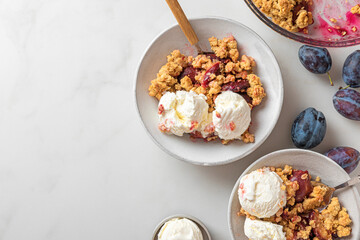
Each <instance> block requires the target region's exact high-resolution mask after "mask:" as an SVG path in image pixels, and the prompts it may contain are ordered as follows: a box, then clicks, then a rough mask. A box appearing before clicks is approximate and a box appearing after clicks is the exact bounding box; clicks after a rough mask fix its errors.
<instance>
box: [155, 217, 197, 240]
mask: <svg viewBox="0 0 360 240" xmlns="http://www.w3.org/2000/svg"><path fill="white" fill-rule="evenodd" d="M158 240H203V235H202V233H201V231H200V229H199V227H198V226H197V225H196V223H194V222H193V221H191V220H189V219H187V218H173V219H171V220H169V221H167V222H166V223H165V224H164V225H163V226H162V228H161V229H160V232H159V234H158Z"/></svg>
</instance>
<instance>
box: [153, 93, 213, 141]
mask: <svg viewBox="0 0 360 240" xmlns="http://www.w3.org/2000/svg"><path fill="white" fill-rule="evenodd" d="M208 109H209V105H208V104H207V102H206V97H205V95H203V94H196V93H195V92H193V91H190V92H186V91H177V92H176V93H173V92H166V93H165V94H164V95H163V96H162V97H161V99H160V101H159V107H158V115H159V129H160V130H161V131H163V132H168V133H173V134H175V135H178V136H182V135H183V134H184V133H191V132H193V131H198V130H199V128H200V127H202V126H203V125H204V122H207V121H208V118H209V113H208ZM200 131H201V130H200Z"/></svg>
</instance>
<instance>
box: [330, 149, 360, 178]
mask: <svg viewBox="0 0 360 240" xmlns="http://www.w3.org/2000/svg"><path fill="white" fill-rule="evenodd" d="M324 155H325V156H327V157H329V158H331V159H332V160H334V161H335V162H336V163H337V164H339V165H340V166H341V167H342V168H343V169H344V170H345V171H346V172H347V173H349V174H350V173H351V172H352V171H354V170H355V168H356V167H357V166H358V164H359V161H360V153H359V151H357V150H356V149H354V148H351V147H335V148H332V149H330V150H329V151H327V152H326V153H325V154H324Z"/></svg>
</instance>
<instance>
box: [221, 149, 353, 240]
mask: <svg viewBox="0 0 360 240" xmlns="http://www.w3.org/2000/svg"><path fill="white" fill-rule="evenodd" d="M296 152H298V153H307V154H313V155H316V156H318V157H321V158H323V159H324V160H326V161H327V163H328V164H332V165H333V166H335V168H337V169H338V170H339V171H340V172H343V173H345V174H346V175H347V180H350V176H349V174H348V173H347V172H346V171H345V170H344V169H343V168H342V167H341V166H340V165H338V164H337V163H336V162H334V161H333V160H332V159H331V158H329V157H327V156H325V155H323V154H321V153H318V152H315V151H312V150H306V149H299V148H286V149H281V150H277V151H273V152H270V153H268V154H266V155H264V156H262V157H260V158H259V159H257V160H256V161H254V162H253V163H252V164H250V166H248V167H247V168H246V169H245V170H244V171H243V172H242V173H241V175H240V176H239V178H238V179H237V180H236V182H235V185H234V187H233V189H232V191H231V194H230V198H229V202H228V212H227V218H228V227H229V231H230V236H231V239H232V240H235V237H234V233H233V228H232V226H231V222H232V221H231V204H232V200H233V199H234V195H235V194H236V193H237V188H238V185H239V182H240V179H241V178H242V177H243V176H244V175H245V174H247V173H248V172H249V171H250V169H252V168H253V167H254V166H255V165H256V164H258V163H259V162H261V161H262V160H263V159H265V158H269V157H271V156H274V155H277V154H284V153H296ZM350 188H352V189H353V190H355V191H354V193H355V198H356V199H360V195H359V191H358V190H357V188H356V187H355V186H351V187H350Z"/></svg>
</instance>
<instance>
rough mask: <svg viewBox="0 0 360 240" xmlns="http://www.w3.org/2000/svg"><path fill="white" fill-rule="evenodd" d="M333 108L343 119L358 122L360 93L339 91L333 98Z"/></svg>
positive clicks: (359, 116) (349, 90)
mask: <svg viewBox="0 0 360 240" xmlns="http://www.w3.org/2000/svg"><path fill="white" fill-rule="evenodd" d="M333 104H334V108H335V109H336V111H338V113H340V114H341V115H342V116H343V117H346V118H348V119H351V120H356V121H360V93H359V92H358V91H355V90H353V89H349V88H346V89H341V90H339V91H337V92H336V93H335V95H334V96H333Z"/></svg>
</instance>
